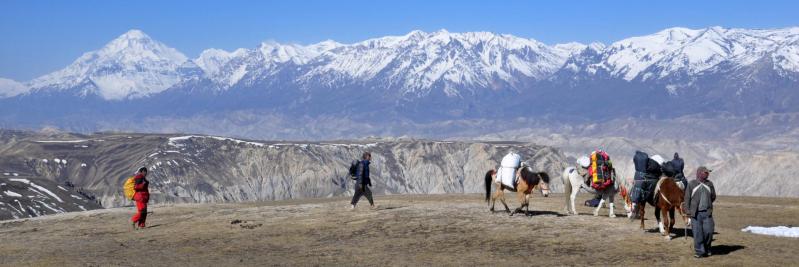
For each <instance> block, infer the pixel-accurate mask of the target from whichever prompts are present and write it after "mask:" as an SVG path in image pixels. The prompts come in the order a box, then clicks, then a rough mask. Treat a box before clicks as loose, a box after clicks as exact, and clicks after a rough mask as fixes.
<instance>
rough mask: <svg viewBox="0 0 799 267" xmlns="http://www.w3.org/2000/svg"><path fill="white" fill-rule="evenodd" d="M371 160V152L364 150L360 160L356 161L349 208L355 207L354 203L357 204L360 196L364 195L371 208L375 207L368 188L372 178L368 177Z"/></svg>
mask: <svg viewBox="0 0 799 267" xmlns="http://www.w3.org/2000/svg"><path fill="white" fill-rule="evenodd" d="M371 160H372V154H371V153H369V152H364V153H363V156H362V157H361V161H360V162H359V163H358V169H357V171H356V172H355V194H354V195H353V196H352V202H350V204H351V205H352V206H351V207H350V209H355V205H357V204H358V200H360V199H361V196H366V199H367V200H369V205H371V206H372V208H373V209H374V208H375V202H374V200H373V199H372V190H370V189H369V187H370V186H372V180H371V179H369V164H370V163H371V162H370V161H371Z"/></svg>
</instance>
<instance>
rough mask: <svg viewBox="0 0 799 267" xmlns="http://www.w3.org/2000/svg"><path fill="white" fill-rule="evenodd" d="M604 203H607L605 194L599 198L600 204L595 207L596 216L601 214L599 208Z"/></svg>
mask: <svg viewBox="0 0 799 267" xmlns="http://www.w3.org/2000/svg"><path fill="white" fill-rule="evenodd" d="M600 195H601V194H600ZM602 204H605V196H602V197H601V198H600V199H599V205H596V209H594V216H599V209H601V208H602Z"/></svg>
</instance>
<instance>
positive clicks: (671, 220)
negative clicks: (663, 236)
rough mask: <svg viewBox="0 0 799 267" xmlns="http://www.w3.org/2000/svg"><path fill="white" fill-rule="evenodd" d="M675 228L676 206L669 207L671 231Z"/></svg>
mask: <svg viewBox="0 0 799 267" xmlns="http://www.w3.org/2000/svg"><path fill="white" fill-rule="evenodd" d="M671 230H674V207H671V208H669V231H668V232H669V233H671Z"/></svg>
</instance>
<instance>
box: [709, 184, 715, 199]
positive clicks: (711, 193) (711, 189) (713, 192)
mask: <svg viewBox="0 0 799 267" xmlns="http://www.w3.org/2000/svg"><path fill="white" fill-rule="evenodd" d="M708 183H709V184H710V202H713V201H716V187H715V186H713V182H711V181H708Z"/></svg>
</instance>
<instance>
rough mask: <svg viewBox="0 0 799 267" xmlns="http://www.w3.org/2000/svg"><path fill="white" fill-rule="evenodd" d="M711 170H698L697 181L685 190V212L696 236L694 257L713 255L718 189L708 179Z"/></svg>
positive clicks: (689, 184)
mask: <svg viewBox="0 0 799 267" xmlns="http://www.w3.org/2000/svg"><path fill="white" fill-rule="evenodd" d="M710 172H711V170H709V169H708V168H707V167H705V166H702V167H699V168H697V169H696V180H692V181H691V182H689V183H688V186H687V187H686V188H685V202H683V210H685V211H686V214H687V215H688V216H690V217H691V219H690V220H691V221H690V223H691V230H693V234H694V253H695V254H694V257H696V258H701V257H707V256H710V255H712V253H711V252H710V248H711V247H710V244H711V242H713V231H714V230H715V222H714V221H713V201H716V188H715V187H714V186H713V182H711V181H710V180H709V179H708V176H710Z"/></svg>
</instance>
